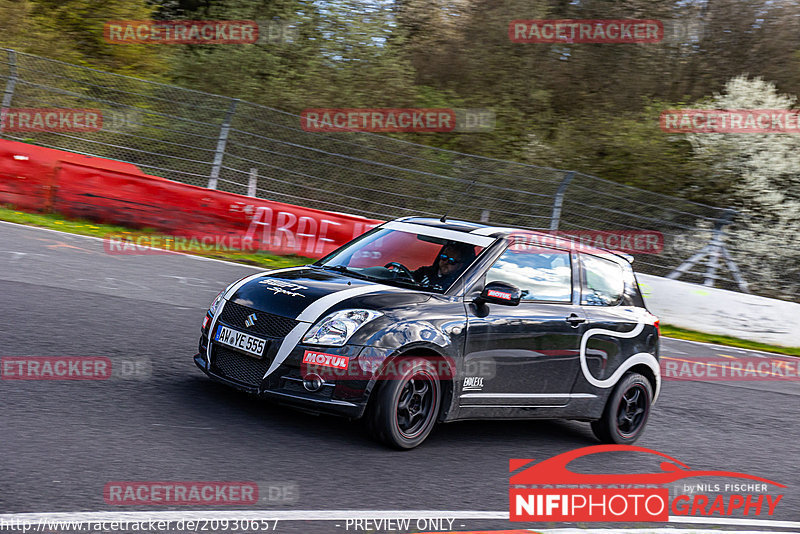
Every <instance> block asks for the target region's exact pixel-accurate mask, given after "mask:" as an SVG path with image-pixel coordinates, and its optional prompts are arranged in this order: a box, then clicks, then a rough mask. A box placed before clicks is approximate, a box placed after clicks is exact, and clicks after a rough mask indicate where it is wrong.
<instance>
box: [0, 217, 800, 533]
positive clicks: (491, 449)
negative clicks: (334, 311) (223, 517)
mask: <svg viewBox="0 0 800 534" xmlns="http://www.w3.org/2000/svg"><path fill="white" fill-rule="evenodd" d="M253 272H255V270H254V269H253V268H250V267H247V266H242V265H235V264H230V263H224V262H218V261H210V260H205V259H202V258H197V257H191V256H184V255H178V254H166V255H138V256H120V255H110V254H107V253H105V252H104V249H103V243H102V241H100V240H97V239H91V238H86V237H81V236H71V235H68V234H63V233H57V232H52V231H47V230H41V229H34V228H27V227H21V226H17V225H12V224H7V223H0V303H2V316H0V342H1V343H2V345H1V348H0V356H105V357H108V358H110V359H111V360H112V362H113V361H127V360H135V359H138V361H145V362H146V363H147V364H148V365H149V366H150V367H149V368H150V369H151V370H152V372H151V373H145V375H146V376H138V377H133V378H130V379H125V378H112V379H110V380H106V381H17V380H2V381H0V444H1V445H0V513H22V512H80V511H100V510H112V511H134V510H154V509H160V510H165V509H166V510H176V509H177V510H185V509H187V507H171V508H170V507H153V506H150V507H137V506H132V507H119V506H117V507H114V506H111V505H108V504H107V503H106V502H104V499H103V487H104V485H105V484H106V483H107V482H110V481H125V480H128V481H151V480H160V481H177V480H180V481H208V480H229V481H231V480H245V481H259V482H260V483H262V484H265V485H267V486H269V485H272V486H274V487H278V486H281V485H287V486H288V487H292V488H294V490H293V491H294V492H296V493H292V494H291V495H289V496H287V497H286V498H285V499H280V498H276V499H274V500H268V501H266V502H262V503H260V504H259V506H258V509H264V510H345V509H347V510H492V511H503V510H505V511H507V510H508V460H509V459H510V458H532V459H545V458H549V457H551V456H554V455H556V454H559V453H563V452H566V451H569V450H572V449H575V448H579V447H585V446H589V445H595V444H597V442H596V441H595V440H594V438H593V437H592V434H591V432H590V429H589V426H588V424H585V423H577V422H549V421H545V422H524V421H520V422H500V421H496V422H459V423H452V424H447V425H441V426H439V427H438V428H437V429H436V430H435V431H434V433H433V434H432V435H431V436H430V437H429V439H428V441H427V442H426V443H425V444H424V445H423V446H422V447H420V448H418V449H416V450H412V451H408V452H396V451H393V450H389V449H386V448H384V447H382V446H380V445H378V444H376V443H373V442H372V441H370V440H369V438H368V437H367V436H366V435H365V433H364V431H363V430H362V428H361V426H360V425H359V423H358V422H349V421H346V420H343V419H339V418H334V417H327V416H313V415H307V414H304V413H300V412H296V411H293V410H290V409H287V408H284V407H281V406H277V405H272V404H268V403H264V402H261V401H256V400H253V399H251V398H248V397H247V396H246V395H243V394H240V393H238V392H234V391H231V390H229V389H227V388H225V387H223V386H221V385H218V384H215V383H213V382H211V381H210V380H208V379H207V378H206V377H205V376H204V375H203V374H202V373H201V372H200V371H199V370H198V369H197V368H196V367H195V366H194V364H193V362H192V359H191V357H192V355H193V354H194V352H195V349H196V345H197V339H198V336H199V326H200V321H201V319H202V317H203V313H204V311H205V309H206V308H207V306H208V304H209V302H210V301H211V299H212V298H213V297H214V295H215V294H216V293H217V292H218V291H219V290H220V289H222V288H223V287H225V286H226V285H227V284H228V283H230V282H231V281H233V280H236V279H238V278H239V277H241V276H244V275H247V274H251V273H253ZM720 354H724V355H727V356H728V357H732V358H739V357H742V356H759V357H764V356H765V355H764V354H763V353H749V352H748V351H742V350H738V349H729V348H724V347H719V346H712V345H703V344H696V343H691V342H683V341H678V340H671V339H665V340H663V342H662V356H665V357H672V358H676V359H693V358H697V357H704V356H718V355H720ZM798 408H800V382H798V381H793V382H786V381H783V382H777V381H775V382H766V381H762V382H701V381H692V382H679V381H669V382H666V383H665V385H664V388H663V392H662V396H661V398H660V399H659V401H658V403H657V404H656V405H655V407H654V409H653V411H652V413H651V417H650V422H649V425H648V428H647V430H646V432H645V434H644V436H643V437H642V438H641V439H640V440H639V441H638V443H637V445H641V446H643V447H648V448H651V449H655V450H657V451H660V452H663V453H665V454H668V455H670V456H673V457H675V458H677V459H678V460H680V461H682V462H684V463H686V464H688V465H689V466H690V467H692V468H694V469H714V470H729V471H738V472H744V473H750V474H754V475H758V476H762V477H765V478H768V479H772V480H776V481H779V482H782V483H784V484H786V485H787V486H788V487H787V488H786V489H785V490H784V498H783V500H782V501H781V502H780V504H779V505H778V506H777V508H776V510H775V515H774V516H773V517H770V518H769V519H776V520H785V521H799V520H800V461H798V459H800V425H798V415H800V409H798ZM575 467H576V469H584V470H585V471H586V472H595V473H613V472H619V473H629V472H632V471H635V470H637V469H641V470H643V471H646V470H650V469H652V468H653V467H657V464H653V463H652V462H651V461H650V460H649V459H644V460H637V459H631V458H630V457H627V456H614V455H611V456H608V455H607V456H605V457H604V459H603V460H602V462H600V460H596V459H589V461H584V462H582V464H581V465H579V466H578V465H576V466H575ZM690 482H697V481H690ZM716 482H720V481H719V480H717V481H716ZM723 482H724V481H723ZM188 509H192V508H191V507H189V508H188ZM196 509H202V507H201V508H196ZM249 509H250V510H252V507H250V508H249ZM233 510H236V508H233ZM762 518H763V516H762ZM523 526H525V525H518V524H513V525H512V524H509V523H508V522H505V521H499V522H498V521H490V522H487V521H483V522H481V521H472V520H460V521H456V524H455V525H454V526H453V528H454V529H456V530H476V529H478V528H521V527H523ZM532 526H533V525H532ZM554 526H569V525H563V524H561V525H550V527H551V528H552V527H554ZM295 527H296V528H295ZM541 528H544V525H541ZM278 531H283V532H286V531H298V532H299V531H303V532H311V531H319V532H323V531H325V532H345V530H344V528H343V525H341V526H339V527H336V526H335V525H332V524H329V525H326V526H325V527H324V528H321V526H320V525H319V524H317V523H315V524H313V525H312V524H311V523H306V524H302V523H298V524H296V525H294V527H293V526H292V525H290V524H285V525H281V527H280V528H279V529H278Z"/></svg>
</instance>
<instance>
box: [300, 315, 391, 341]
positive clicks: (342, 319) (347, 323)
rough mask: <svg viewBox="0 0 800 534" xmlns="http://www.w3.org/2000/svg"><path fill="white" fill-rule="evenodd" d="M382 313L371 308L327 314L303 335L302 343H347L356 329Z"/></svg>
mask: <svg viewBox="0 0 800 534" xmlns="http://www.w3.org/2000/svg"><path fill="white" fill-rule="evenodd" d="M381 315H383V314H382V313H381V312H376V311H372V310H340V311H337V312H333V313H331V314H329V315H327V316H326V317H325V318H324V319H322V320H321V321H317V324H315V325H314V326H312V327H311V330H309V331H308V333H306V335H305V336H303V343H308V344H309V345H333V346H336V347H340V346H342V345H344V344H345V343H347V340H348V339H350V336H352V335H353V334H355V332H356V330H358V329H359V328H361V327H362V326H364V325H365V324H367V323H368V322H370V321H372V320H373V319H377V318H378V317H380V316H381Z"/></svg>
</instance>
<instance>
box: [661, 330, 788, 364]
mask: <svg viewBox="0 0 800 534" xmlns="http://www.w3.org/2000/svg"><path fill="white" fill-rule="evenodd" d="M661 335H662V336H666V337H674V338H677V339H688V340H689V341H702V342H703V343H715V344H717V345H727V346H728V347H738V348H740V349H751V350H763V351H764V352H775V353H777V354H787V355H789V356H800V347H781V346H779V345H769V344H767V343H758V342H757V341H748V340H747V339H739V338H738V337H732V336H720V335H717V334H704V333H703V332H695V331H694V330H687V329H685V328H678V327H677V326H671V325H665V324H662V325H661Z"/></svg>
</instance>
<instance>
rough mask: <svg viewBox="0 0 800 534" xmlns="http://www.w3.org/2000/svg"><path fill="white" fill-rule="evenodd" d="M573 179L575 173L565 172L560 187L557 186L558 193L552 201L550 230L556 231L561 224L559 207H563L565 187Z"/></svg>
mask: <svg viewBox="0 0 800 534" xmlns="http://www.w3.org/2000/svg"><path fill="white" fill-rule="evenodd" d="M574 177H575V171H569V172H567V174H565V175H564V178H563V179H562V180H561V185H559V186H558V191H556V196H555V198H554V199H553V213H552V215H550V230H558V225H559V223H560V222H561V207H562V206H563V205H564V193H566V192H567V187H568V186H569V183H570V182H571V181H572V179H573V178H574Z"/></svg>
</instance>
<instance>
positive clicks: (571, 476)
mask: <svg viewBox="0 0 800 534" xmlns="http://www.w3.org/2000/svg"><path fill="white" fill-rule="evenodd" d="M620 451H622V452H632V451H633V452H644V453H647V454H653V455H656V456H661V457H662V458H665V459H667V460H669V462H662V463H661V466H660V467H661V469H662V470H663V472H661V473H635V474H625V473H611V474H599V475H598V474H583V473H576V472H574V471H570V470H569V469H567V464H568V463H570V462H572V461H573V460H575V459H577V458H581V457H583V456H590V455H593V454H598V453H603V452H620ZM529 461H530V460H529ZM670 462H671V463H670ZM702 476H720V477H731V478H745V479H749V480H755V481H758V482H766V483H768V484H772V485H775V486H778V487H781V488H785V487H786V486H785V485H783V484H780V483H778V482H775V481H773V480H769V479H767V478H763V477H758V476H754V475H748V474H746V473H737V472H735V471H695V470H692V469H691V468H690V467H689V466H688V465H686V464H684V463H683V462H680V461H679V460H676V459H675V458H672V457H671V456H668V455H666V454H664V453H661V452H658V451H654V450H652V449H647V448H645V447H637V446H635V445H595V446H592V447H584V448H581V449H576V450H573V451H569V452H565V453H563V454H559V455H558V456H554V457H553V458H549V459H547V460H543V461H541V462H539V463H538V464H536V465H533V466H531V467H529V468H527V469H525V470H523V471H520V472H519V473H517V474H515V475H513V476H512V477H511V478H510V479H509V484H512V485H517V484H518V485H538V484H554V485H557V484H597V485H603V484H668V483H670V482H675V481H676V480H682V479H685V478H692V477H702Z"/></svg>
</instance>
